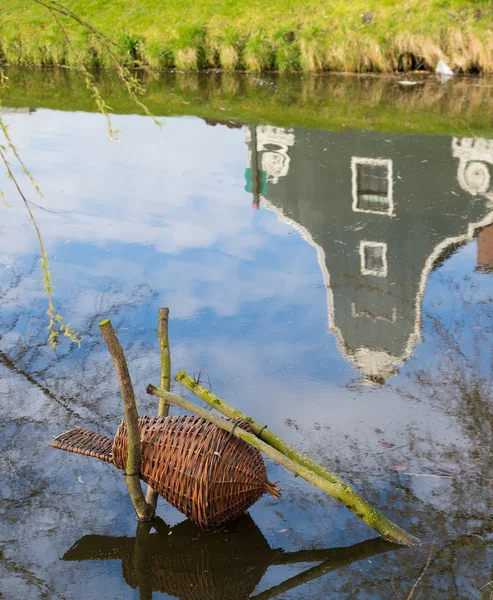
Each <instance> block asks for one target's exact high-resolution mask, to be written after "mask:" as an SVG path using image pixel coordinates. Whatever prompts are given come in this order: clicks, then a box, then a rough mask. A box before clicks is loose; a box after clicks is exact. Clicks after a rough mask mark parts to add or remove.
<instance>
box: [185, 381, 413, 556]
mask: <svg viewBox="0 0 493 600" xmlns="http://www.w3.org/2000/svg"><path fill="white" fill-rule="evenodd" d="M176 381H178V382H179V383H181V384H182V385H184V386H185V387H186V388H187V389H189V390H190V391H192V392H193V393H194V394H196V395H197V396H198V397H199V398H201V399H202V400H204V402H207V404H208V405H209V406H212V407H213V408H215V409H217V410H218V411H219V412H221V413H222V414H223V415H225V416H227V417H229V418H241V419H244V420H245V421H247V423H248V424H249V425H250V427H251V428H252V431H253V432H254V433H255V435H257V436H260V437H261V439H262V440H264V441H265V442H267V444H269V445H270V446H272V448H274V449H276V450H277V451H278V452H280V453H281V454H283V455H284V456H286V457H287V458H288V459H290V460H291V461H293V462H294V463H296V464H298V465H300V466H301V467H303V468H305V469H308V470H309V471H310V472H311V473H313V474H314V475H316V476H318V477H320V478H322V479H324V480H325V482H326V488H321V489H323V490H324V491H325V492H327V493H328V494H330V495H331V496H333V497H334V498H335V499H336V500H339V501H340V502H342V503H343V504H344V505H345V506H346V507H347V508H349V510H351V511H352V512H354V513H355V514H356V515H358V517H360V519H363V521H365V523H367V525H369V526H370V527H372V528H373V529H374V530H375V531H377V532H378V533H379V534H380V535H381V536H382V537H383V538H384V539H386V540H389V541H391V542H396V543H398V544H402V545H404V546H417V545H419V544H420V542H419V540H418V539H417V538H415V537H414V536H412V535H410V534H409V533H407V532H405V531H404V530H403V529H401V528H400V527H398V526H397V525H395V523H393V522H392V521H390V520H389V519H387V518H386V517H385V516H384V515H382V514H381V513H380V512H379V511H378V510H376V509H375V508H373V507H372V506H371V504H369V503H368V502H367V501H366V500H365V499H364V498H362V497H361V496H360V495H359V494H358V493H357V492H355V491H354V490H352V489H351V488H350V487H348V486H347V485H346V484H345V483H344V482H343V481H341V480H340V479H339V478H338V477H336V476H335V475H333V474H332V473H331V472H330V471H328V470H327V469H324V467H322V466H321V465H319V464H318V463H316V462H315V461H314V460H312V459H311V458H310V457H309V456H307V455H306V454H303V453H302V452H300V451H299V450H297V449H296V448H294V447H293V446H291V445H290V444H288V443H286V442H285V441H284V440H283V439H281V438H280V437H279V436H278V435H276V434H275V433H273V432H272V431H270V430H269V429H267V427H264V426H263V425H261V424H260V423H258V422H257V421H255V420H254V419H252V418H251V417H249V416H247V415H245V414H244V413H242V412H241V411H239V410H238V409H236V408H234V407H233V406H231V404H228V403H227V402H225V401H224V400H223V399H222V398H220V397H219V396H216V395H215V394H213V393H212V392H211V391H210V390H208V389H206V388H205V387H204V386H203V385H200V384H199V383H197V382H196V381H194V380H193V379H192V378H191V377H190V375H188V374H187V373H185V371H180V372H179V373H177V375H176ZM311 483H313V482H311ZM314 485H317V487H321V486H319V485H318V484H316V483H315V484H314Z"/></svg>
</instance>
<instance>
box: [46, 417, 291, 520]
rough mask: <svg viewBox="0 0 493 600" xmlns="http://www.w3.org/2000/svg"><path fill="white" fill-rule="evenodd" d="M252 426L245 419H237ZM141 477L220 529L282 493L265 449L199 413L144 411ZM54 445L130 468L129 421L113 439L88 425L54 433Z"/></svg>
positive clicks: (177, 505)
mask: <svg viewBox="0 0 493 600" xmlns="http://www.w3.org/2000/svg"><path fill="white" fill-rule="evenodd" d="M235 422H236V423H237V424H238V425H240V426H241V427H242V428H243V429H246V430H248V429H249V426H248V424H247V423H246V422H244V421H240V420H235ZM139 429H140V440H141V470H140V474H139V475H140V478H141V479H142V480H143V481H145V482H146V483H148V484H149V485H151V486H152V487H153V489H154V490H155V491H156V492H158V493H159V494H160V495H161V496H162V497H163V498H164V499H165V500H167V501H168V502H169V503H170V504H172V505H173V506H174V507H175V508H177V509H178V510H179V511H181V512H182V513H184V514H185V515H186V516H187V517H188V518H189V519H191V520H192V521H193V522H194V523H196V524H197V525H198V526H199V527H200V528H201V529H219V528H220V527H222V526H223V525H225V524H226V523H229V522H230V521H233V520H234V519H236V518H237V517H239V516H240V515H241V514H242V513H244V512H245V511H246V510H248V509H249V508H250V506H252V505H253V504H254V503H255V502H256V501H257V500H258V499H259V498H260V497H261V496H262V495H263V494H265V493H268V494H270V495H271V496H274V497H275V498H279V496H280V492H279V490H278V489H277V488H276V486H275V485H274V484H272V483H270V482H269V481H268V480H267V472H266V470H265V464H264V461H263V459H262V456H261V454H260V452H259V451H258V450H257V449H256V448H254V447H252V446H250V445H249V444H247V443H246V442H244V441H243V440H241V439H239V438H237V437H235V436H234V435H232V434H231V433H229V432H227V431H224V430H223V429H220V428H219V427H217V426H216V425H214V424H213V423H210V422H209V421H206V420H205V419H201V418H199V417H194V416H185V417H166V418H163V417H145V416H143V417H140V418H139ZM50 446H53V447H54V448H59V449H60V450H66V451H68V452H74V453H76V454H84V455H86V456H92V457H94V458H98V459H100V460H103V461H105V462H108V463H111V464H113V465H115V467H117V468H118V469H121V470H125V466H126V462H127V428H126V423H125V421H122V422H121V424H120V426H119V427H118V431H117V432H116V435H115V438H114V439H113V440H110V439H109V438H106V437H104V436H102V435H99V434H97V433H95V432H93V431H89V430H88V429H84V428H77V429H72V430H71V431H67V432H66V433H63V434H61V435H59V436H57V437H55V438H54V440H53V442H52V443H51V444H50Z"/></svg>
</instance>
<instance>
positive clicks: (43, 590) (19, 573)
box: [0, 548, 63, 600]
mask: <svg viewBox="0 0 493 600" xmlns="http://www.w3.org/2000/svg"><path fill="white" fill-rule="evenodd" d="M0 565H1V566H2V567H4V568H5V569H6V570H7V571H8V572H10V573H12V574H13V575H15V576H16V577H19V578H20V579H22V580H24V581H25V582H26V583H28V584H29V585H31V586H33V588H34V589H35V590H37V592H38V594H39V595H38V598H39V599H40V600H52V599H55V598H60V599H61V600H63V596H61V595H60V594H59V593H58V592H56V591H55V590H54V588H53V586H51V585H49V584H47V583H46V581H44V580H43V579H40V578H39V577H38V576H37V575H35V574H34V573H33V572H32V571H30V570H29V569H26V567H25V566H24V565H22V564H20V563H17V562H15V561H13V560H12V559H10V558H7V557H6V556H5V553H4V552H3V550H2V548H0ZM1 597H2V595H1V592H0V598H1Z"/></svg>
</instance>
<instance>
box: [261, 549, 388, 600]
mask: <svg viewBox="0 0 493 600" xmlns="http://www.w3.org/2000/svg"><path fill="white" fill-rule="evenodd" d="M397 547H398V546H397ZM397 547H396V545H395V544H394V543H392V542H387V541H386V540H383V539H382V538H375V539H373V540H368V541H366V542H361V543H360V544H355V545H354V546H348V547H347V548H335V549H334V550H332V551H331V550H321V551H318V552H324V553H325V554H327V553H329V552H331V553H332V555H331V556H329V557H328V558H326V559H325V560H324V561H323V562H322V563H321V564H319V565H316V566H315V567H311V568H310V569H307V570H306V571H303V572H301V573H299V574H298V575H295V576H294V577H291V578H289V579H286V580H285V581H283V582H282V583H280V584H279V585H276V586H274V587H271V588H269V589H268V590H265V591H264V592H261V593H260V594H256V595H255V596H251V600H271V598H276V597H277V596H279V595H280V594H285V593H286V592H289V591H290V590H293V589H295V588H297V587H299V586H300V585H304V584H305V583H309V582H310V581H313V580H314V579H318V578H319V577H322V576H323V575H327V573H330V572H332V571H337V570H338V569H342V568H343V567H347V566H349V565H351V564H353V563H355V562H358V561H360V560H365V559H368V558H371V557H372V556H376V555H377V554H381V553H383V552H388V551H389V550H395V549H396V548H397ZM310 552H317V550H312V551H310V550H307V551H305V552H301V553H299V554H305V557H304V558H303V559H301V557H300V558H298V556H296V559H297V560H296V562H310ZM291 554H294V555H297V554H298V553H297V552H293V553H290V554H288V555H287V556H290V555H291ZM312 560H313V559H312ZM293 562H294V561H293ZM283 564H286V562H283Z"/></svg>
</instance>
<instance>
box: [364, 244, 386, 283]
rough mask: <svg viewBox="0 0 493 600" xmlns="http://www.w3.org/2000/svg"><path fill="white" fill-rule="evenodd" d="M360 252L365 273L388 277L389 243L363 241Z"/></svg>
mask: <svg viewBox="0 0 493 600" xmlns="http://www.w3.org/2000/svg"><path fill="white" fill-rule="evenodd" d="M359 252H360V259H361V273H362V274H363V275H375V276H376V277H387V244H384V243H380V242H361V243H360V248H359Z"/></svg>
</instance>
